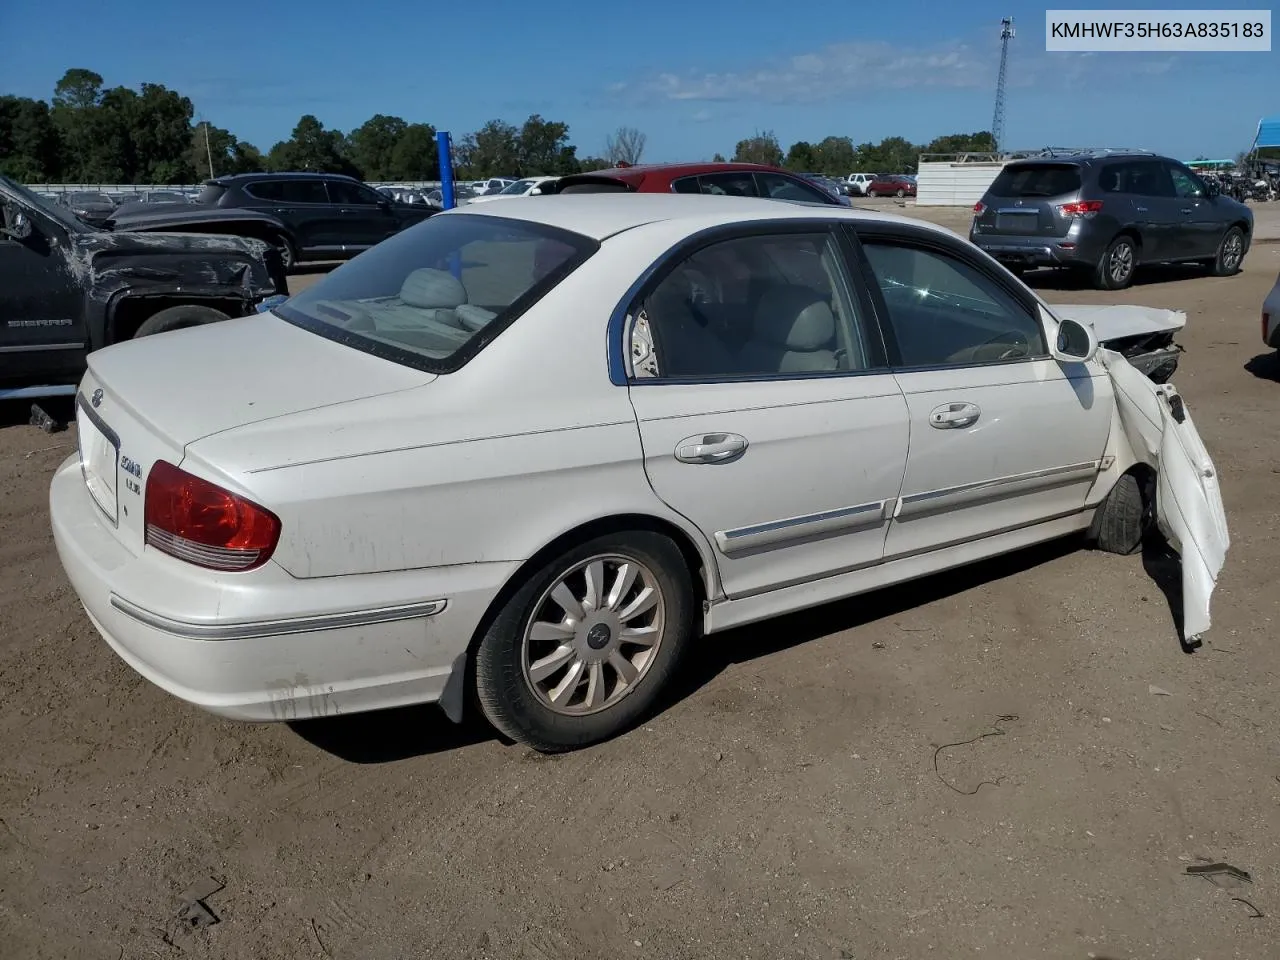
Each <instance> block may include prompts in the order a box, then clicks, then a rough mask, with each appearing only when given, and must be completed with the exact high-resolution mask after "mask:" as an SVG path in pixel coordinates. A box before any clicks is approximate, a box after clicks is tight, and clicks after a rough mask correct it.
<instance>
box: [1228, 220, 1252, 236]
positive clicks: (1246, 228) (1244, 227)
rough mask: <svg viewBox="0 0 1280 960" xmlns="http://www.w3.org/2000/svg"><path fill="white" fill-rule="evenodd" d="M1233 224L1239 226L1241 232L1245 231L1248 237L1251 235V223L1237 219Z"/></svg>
mask: <svg viewBox="0 0 1280 960" xmlns="http://www.w3.org/2000/svg"><path fill="white" fill-rule="evenodd" d="M1231 226H1233V227H1239V228H1240V232H1241V233H1243V234H1244V235H1245V236H1246V237H1247V236H1249V224H1247V223H1245V222H1244V221H1243V220H1237V221H1236V222H1235V223H1233V224H1232V225H1231Z"/></svg>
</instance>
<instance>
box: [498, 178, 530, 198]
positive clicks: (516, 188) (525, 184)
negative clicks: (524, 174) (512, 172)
mask: <svg viewBox="0 0 1280 960" xmlns="http://www.w3.org/2000/svg"><path fill="white" fill-rule="evenodd" d="M536 182H537V181H536V180H517V181H516V182H515V183H513V184H511V186H509V187H507V188H506V189H505V190H503V191H502V192H503V194H506V195H508V196H516V195H518V194H522V193H524V192H525V191H526V190H528V189H529V188H530V187H532V186H533V185H534V184H535V183H536Z"/></svg>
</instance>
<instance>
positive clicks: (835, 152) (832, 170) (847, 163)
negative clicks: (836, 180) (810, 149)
mask: <svg viewBox="0 0 1280 960" xmlns="http://www.w3.org/2000/svg"><path fill="white" fill-rule="evenodd" d="M814 154H815V160H816V163H817V166H816V168H815V171H814V172H816V173H827V174H831V175H833V176H840V177H843V176H844V175H845V174H847V173H850V172H851V171H852V170H853V165H854V161H855V155H854V147H853V141H852V140H850V139H849V138H848V137H823V138H822V142H821V143H819V144H818V145H817V146H816V147H814Z"/></svg>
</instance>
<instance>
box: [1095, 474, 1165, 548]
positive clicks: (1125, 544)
mask: <svg viewBox="0 0 1280 960" xmlns="http://www.w3.org/2000/svg"><path fill="white" fill-rule="evenodd" d="M1154 513H1155V511H1154V509H1153V503H1152V491H1150V490H1144V489H1143V485H1142V483H1141V480H1140V478H1139V477H1138V476H1137V475H1136V474H1133V473H1126V474H1125V475H1124V476H1122V477H1121V478H1120V479H1119V480H1117V481H1116V485H1115V486H1114V487H1112V488H1111V491H1110V492H1109V493H1108V494H1107V496H1106V498H1105V499H1104V500H1103V501H1102V503H1100V504H1099V505H1098V510H1097V512H1096V513H1095V514H1094V515H1093V523H1092V524H1091V525H1090V527H1089V540H1090V542H1092V544H1093V546H1094V547H1095V548H1096V549H1098V550H1102V551H1104V552H1105V553H1118V554H1120V555H1121V556H1125V557H1127V556H1129V555H1130V554H1132V553H1137V552H1138V550H1139V549H1140V548H1141V547H1142V541H1143V538H1144V537H1145V536H1146V534H1147V531H1148V530H1149V529H1150V528H1151V524H1152V522H1153V521H1154V519H1155V516H1154Z"/></svg>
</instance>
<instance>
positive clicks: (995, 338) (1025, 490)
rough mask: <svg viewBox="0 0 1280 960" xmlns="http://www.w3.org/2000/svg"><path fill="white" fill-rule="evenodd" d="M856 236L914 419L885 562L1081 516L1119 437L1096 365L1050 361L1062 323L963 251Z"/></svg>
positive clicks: (949, 244) (947, 244) (948, 245)
mask: <svg viewBox="0 0 1280 960" xmlns="http://www.w3.org/2000/svg"><path fill="white" fill-rule="evenodd" d="M903 229H904V231H905V230H906V229H908V228H903ZM859 233H860V235H862V246H861V261H862V264H863V273H864V275H865V276H866V277H867V278H868V283H869V285H871V286H872V289H873V294H874V295H875V299H876V305H877V311H878V312H879V313H880V315H881V317H882V318H883V320H882V323H883V326H884V330H885V335H886V338H887V339H888V340H889V342H890V343H891V353H890V356H891V360H892V362H893V363H894V365H895V367H896V376H897V380H898V383H899V385H900V386H901V388H902V391H903V394H904V396H905V397H906V402H907V408H908V415H909V417H910V421H911V445H910V453H909V456H908V460H907V468H906V474H905V476H904V479H903V484H902V493H901V500H900V504H899V506H898V509H897V511H896V513H895V517H894V522H893V523H892V525H891V526H890V528H889V532H888V535H887V538H886V543H885V559H891V558H893V557H898V556H904V555H909V554H913V553H919V552H924V551H929V550H937V549H941V548H943V547H945V546H948V545H950V544H954V543H958V542H962V541H966V540H973V539H980V538H983V537H988V536H993V535H995V534H997V533H1000V532H1003V531H1005V530H1009V529H1013V528H1016V527H1021V526H1027V525H1030V524H1033V523H1038V522H1042V521H1046V520H1049V519H1052V518H1054V517H1057V516H1062V515H1064V514H1068V513H1073V512H1076V511H1079V510H1081V509H1083V508H1084V501H1085V496H1086V494H1087V493H1088V491H1089V488H1090V487H1091V485H1092V483H1093V480H1094V478H1095V477H1096V475H1097V473H1098V461H1099V460H1100V458H1101V457H1102V453H1103V450H1104V448H1105V445H1106V440H1107V435H1108V432H1109V430H1110V426H1111V409H1112V402H1113V398H1112V392H1111V381H1110V380H1109V379H1108V378H1107V376H1106V373H1105V371H1103V370H1102V368H1101V366H1100V365H1099V364H1098V362H1097V361H1095V362H1093V363H1092V364H1087V365H1086V364H1068V365H1061V364H1059V363H1058V362H1057V361H1055V360H1052V359H1051V358H1050V357H1049V356H1048V347H1047V336H1046V323H1045V321H1046V320H1047V321H1049V322H1050V323H1052V320H1051V318H1048V317H1047V316H1046V317H1042V316H1041V314H1040V308H1039V306H1038V305H1037V303H1036V301H1035V299H1034V297H1033V296H1031V294H1030V293H1029V291H1027V290H1026V289H1025V288H1023V287H1021V286H1020V285H1018V284H1015V283H1013V282H1012V281H1011V280H1010V279H1009V278H1006V277H1005V276H1004V275H1003V274H999V275H997V274H996V273H994V272H993V271H992V270H991V268H990V266H989V265H988V264H986V263H985V262H983V261H981V260H979V259H978V258H976V257H974V256H972V254H970V253H969V252H968V251H967V250H966V249H965V248H964V247H963V245H961V244H960V243H959V242H958V241H951V240H946V239H942V238H929V239H922V240H915V239H912V238H910V237H904V236H894V235H892V234H884V233H883V232H881V233H879V234H877V232H875V231H870V232H868V233H864V232H863V231H862V230H859ZM1054 332H1055V333H1056V331H1054Z"/></svg>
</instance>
